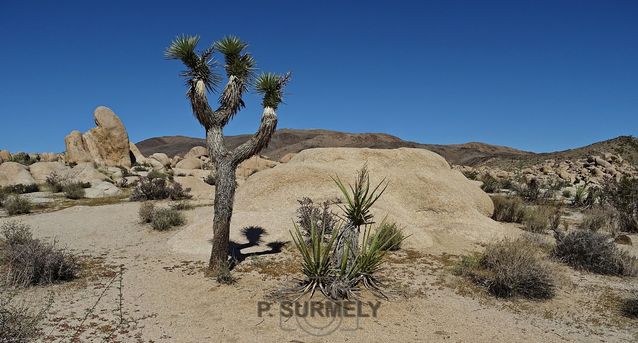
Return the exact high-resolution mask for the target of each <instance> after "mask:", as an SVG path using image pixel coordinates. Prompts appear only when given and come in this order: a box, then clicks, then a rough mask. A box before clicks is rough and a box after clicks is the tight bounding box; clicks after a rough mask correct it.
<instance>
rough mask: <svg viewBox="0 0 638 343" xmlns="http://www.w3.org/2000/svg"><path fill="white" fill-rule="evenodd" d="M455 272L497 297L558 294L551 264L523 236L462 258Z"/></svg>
mask: <svg viewBox="0 0 638 343" xmlns="http://www.w3.org/2000/svg"><path fill="white" fill-rule="evenodd" d="M454 272H455V274H457V275H462V276H465V277H468V278H470V279H471V280H472V281H474V282H475V283H477V284H478V285H481V286H483V287H485V288H486V289H487V290H488V291H489V292H490V293H491V294H493V295H494V296H497V297H512V296H522V297H525V298H530V299H548V298H551V297H553V296H554V294H555V278H554V275H553V274H552V269H551V267H550V266H549V265H548V264H547V262H546V261H545V260H544V259H543V255H542V252H541V251H540V250H539V249H538V247H536V246H534V245H533V244H531V243H530V242H529V241H527V240H524V239H517V240H508V239H505V240H501V241H497V242H494V243H491V244H488V245H487V247H486V248H485V251H484V252H483V253H482V254H475V255H471V256H466V257H464V258H462V259H461V261H460V262H459V263H458V264H457V265H456V266H455V268H454Z"/></svg>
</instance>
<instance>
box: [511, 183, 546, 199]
mask: <svg viewBox="0 0 638 343" xmlns="http://www.w3.org/2000/svg"><path fill="white" fill-rule="evenodd" d="M516 193H517V194H518V195H519V196H520V197H521V198H523V199H525V201H528V202H532V203H535V202H539V201H541V200H544V193H543V189H542V185H541V182H540V181H538V180H537V179H531V180H529V181H527V182H525V183H522V184H520V185H519V186H518V187H517V188H516Z"/></svg>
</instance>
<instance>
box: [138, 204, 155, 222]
mask: <svg viewBox="0 0 638 343" xmlns="http://www.w3.org/2000/svg"><path fill="white" fill-rule="evenodd" d="M153 212H155V205H154V204H153V203H152V202H150V201H146V202H143V203H142V204H141V205H140V209H139V211H138V214H139V216H140V221H141V222H142V223H144V224H148V223H150V222H151V220H152V219H153Z"/></svg>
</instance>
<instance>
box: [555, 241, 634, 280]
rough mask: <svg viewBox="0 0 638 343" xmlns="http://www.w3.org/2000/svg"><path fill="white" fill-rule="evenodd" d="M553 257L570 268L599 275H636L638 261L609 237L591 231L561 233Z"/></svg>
mask: <svg viewBox="0 0 638 343" xmlns="http://www.w3.org/2000/svg"><path fill="white" fill-rule="evenodd" d="M553 255H554V256H555V257H556V258H557V259H559V260H560V261H562V262H564V263H566V264H568V265H569V266H571V267H573V268H575V269H579V270H586V271H589V272H592V273H596V274H604V275H618V276H632V275H636V273H638V261H637V260H636V258H634V257H631V256H630V255H629V254H628V253H627V252H625V251H622V250H620V249H618V247H616V245H615V244H614V242H613V241H612V240H611V239H609V237H608V236H606V235H604V234H601V233H599V232H594V231H589V230H575V231H571V232H569V233H567V234H557V240H556V247H555V248H554V252H553Z"/></svg>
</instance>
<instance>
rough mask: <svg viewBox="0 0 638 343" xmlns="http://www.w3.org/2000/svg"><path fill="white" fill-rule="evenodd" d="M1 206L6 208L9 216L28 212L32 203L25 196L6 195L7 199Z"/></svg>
mask: <svg viewBox="0 0 638 343" xmlns="http://www.w3.org/2000/svg"><path fill="white" fill-rule="evenodd" d="M3 207H4V208H5V210H7V213H8V214H9V215H10V216H14V215H17V214H26V213H30V212H31V209H32V208H33V205H32V204H31V201H30V200H29V199H27V198H24V197H21V196H19V195H11V196H8V197H7V199H6V200H5V201H4V202H3Z"/></svg>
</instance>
